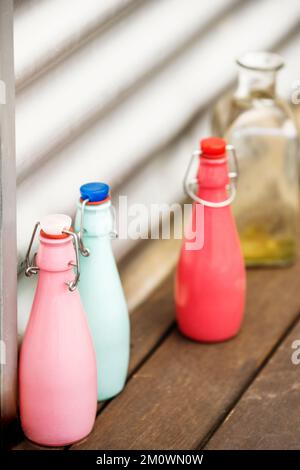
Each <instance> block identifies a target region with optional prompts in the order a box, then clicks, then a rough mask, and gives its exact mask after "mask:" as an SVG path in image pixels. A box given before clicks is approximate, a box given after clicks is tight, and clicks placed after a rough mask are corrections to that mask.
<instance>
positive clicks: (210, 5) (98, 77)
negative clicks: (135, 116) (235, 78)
mask: <svg viewBox="0 0 300 470" xmlns="http://www.w3.org/2000/svg"><path fill="white" fill-rule="evenodd" d="M236 3H237V0H216V1H215V2H211V1H210V0H202V1H201V2H199V1H198V0H189V7H188V8H187V5H186V3H185V2H180V1H178V0H161V1H159V2H146V3H145V7H144V8H139V9H137V10H136V11H135V12H134V13H133V14H132V15H130V16H129V17H128V18H126V21H122V22H120V23H118V24H116V25H115V26H114V27H112V28H111V29H109V30H108V31H107V32H106V33H105V34H101V35H99V36H96V37H95V38H94V39H92V40H91V41H89V42H88V43H87V44H85V45H84V46H83V47H82V48H80V49H78V50H77V51H76V52H75V53H74V54H71V55H70V56H69V57H68V58H67V59H66V60H64V61H62V62H61V63H59V64H58V65H57V67H54V68H52V69H51V70H50V71H49V72H48V73H47V74H44V75H43V76H41V77H40V78H39V79H38V80H36V81H34V82H32V83H31V84H30V85H29V86H27V87H26V88H25V89H23V90H21V91H20V93H18V96H17V113H16V126H17V149H16V151H17V172H18V177H19V179H23V178H24V177H26V176H27V175H28V174H29V173H30V172H32V171H34V169H35V168H36V165H37V164H42V163H43V161H44V160H45V159H47V158H49V157H50V156H51V155H53V154H55V152H56V151H57V148H58V147H61V146H63V145H65V144H66V143H68V142H69V141H70V140H72V139H73V138H74V137H76V134H77V133H78V132H81V131H82V129H84V128H87V127H89V126H90V125H91V122H93V121H94V120H97V119H99V118H100V117H101V116H103V115H104V113H105V112H106V111H107V110H108V108H111V107H112V105H114V106H116V104H117V102H118V100H119V99H122V97H123V96H124V95H126V94H127V93H128V90H132V89H133V88H134V87H136V85H137V83H138V82H140V81H141V80H142V79H143V78H144V77H145V76H147V75H149V74H150V73H153V71H155V70H156V69H157V68H158V67H160V66H162V65H163V64H164V63H165V62H166V61H167V60H169V59H170V57H172V56H173V55H174V54H179V52H180V49H181V48H182V47H183V46H184V44H186V43H187V42H188V41H189V40H190V39H191V38H193V37H194V36H195V35H196V34H199V32H201V29H203V28H204V27H205V25H206V24H208V23H209V22H210V21H211V20H212V18H217V17H218V15H221V13H222V12H223V11H224V9H225V8H228V7H229V6H230V5H232V4H236ZM203 11H205V15H204V14H203ZM157 31H158V32H159V33H157ZM33 129H34V132H33V131H32V130H33Z"/></svg>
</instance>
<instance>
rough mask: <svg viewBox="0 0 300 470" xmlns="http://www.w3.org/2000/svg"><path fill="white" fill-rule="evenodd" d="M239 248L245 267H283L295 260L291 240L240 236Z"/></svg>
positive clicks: (293, 241)
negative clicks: (240, 247)
mask: <svg viewBox="0 0 300 470" xmlns="http://www.w3.org/2000/svg"><path fill="white" fill-rule="evenodd" d="M241 246H242V251H243V254H244V259H245V263H246V266H247V267H260V266H261V267H264V266H265V267H273V266H274V267H276V266H277V267H284V266H289V265H291V264H293V263H294V262H295V259H296V242H295V240H294V239H292V238H281V239H276V238H272V237H271V236H269V237H267V236H266V235H264V237H262V236H256V237H249V236H245V235H244V236H243V235H241Z"/></svg>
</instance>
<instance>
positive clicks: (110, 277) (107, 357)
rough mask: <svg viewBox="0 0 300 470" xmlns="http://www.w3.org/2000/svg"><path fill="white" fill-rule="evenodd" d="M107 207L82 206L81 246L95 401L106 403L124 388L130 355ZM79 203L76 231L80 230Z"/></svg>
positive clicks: (125, 307) (83, 300)
mask: <svg viewBox="0 0 300 470" xmlns="http://www.w3.org/2000/svg"><path fill="white" fill-rule="evenodd" d="M109 205H110V202H109V203H105V204H100V205H93V206H89V205H87V206H85V208H84V232H83V242H84V246H85V247H86V248H87V249H88V250H89V253H90V254H89V256H87V257H84V256H81V272H82V275H81V282H80V286H79V290H80V295H81V299H82V302H83V305H84V309H85V312H86V315H87V318H88V322H89V326H90V330H91V333H92V337H93V342H94V347H95V351H96V358H97V370H98V400H99V401H103V400H107V399H109V398H111V397H113V396H115V395H117V394H118V393H120V392H121V390H122V389H123V388H124V385H125V381H126V377H127V371H128V363H129V352H130V326H129V315H128V309H127V305H126V300H125V296H124V292H123V288H122V285H121V281H120V276H119V273H118V270H117V266H116V262H115V259H114V256H113V252H112V248H111V239H110V231H111V227H112V218H111V213H110V210H109ZM80 220H81V203H79V206H78V211H77V217H76V224H75V228H76V230H77V231H79V229H80Z"/></svg>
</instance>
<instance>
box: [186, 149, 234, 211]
mask: <svg viewBox="0 0 300 470" xmlns="http://www.w3.org/2000/svg"><path fill="white" fill-rule="evenodd" d="M226 150H227V152H229V153H230V154H231V155H232V158H233V161H234V170H233V171H230V172H229V174H228V176H229V179H230V184H229V192H230V194H229V196H228V198H227V199H225V200H224V201H220V202H213V201H206V200H205V199H201V198H200V197H199V196H197V194H195V193H194V191H193V189H192V187H193V186H194V185H195V184H199V183H198V180H197V178H192V179H190V172H191V168H192V165H193V162H194V159H195V158H196V157H199V156H200V155H202V152H201V150H195V151H194V152H193V153H192V156H191V159H190V162H189V164H188V167H187V170H186V173H185V176H184V180H183V187H184V191H185V193H186V195H187V196H190V197H191V198H192V199H193V200H194V201H196V202H200V204H203V205H204V206H207V207H216V208H217V207H226V206H228V205H229V204H231V203H232V201H233V200H234V198H235V196H236V188H237V182H238V175H239V169H238V160H237V156H236V152H235V148H234V147H233V145H226ZM200 164H201V163H200Z"/></svg>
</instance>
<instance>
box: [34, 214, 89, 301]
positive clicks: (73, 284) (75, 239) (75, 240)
mask: <svg viewBox="0 0 300 470" xmlns="http://www.w3.org/2000/svg"><path fill="white" fill-rule="evenodd" d="M39 225H40V222H37V223H36V224H35V226H34V229H33V232H32V235H31V239H30V242H29V246H28V250H27V253H26V257H25V276H27V277H30V276H32V274H37V273H38V272H39V270H40V268H39V267H38V266H36V263H35V259H36V253H35V254H34V255H33V258H32V260H30V252H31V249H32V245H33V242H34V239H35V235H36V232H37V229H38V228H39ZM62 233H66V234H68V235H71V237H72V238H73V243H74V248H75V256H76V263H75V264H74V263H72V262H70V266H74V267H75V268H76V274H75V279H73V281H66V285H67V286H68V288H69V291H70V292H73V291H74V290H75V289H76V287H77V284H78V281H79V278H80V261H79V248H78V237H77V235H76V233H74V232H71V231H70V230H63V231H62Z"/></svg>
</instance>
